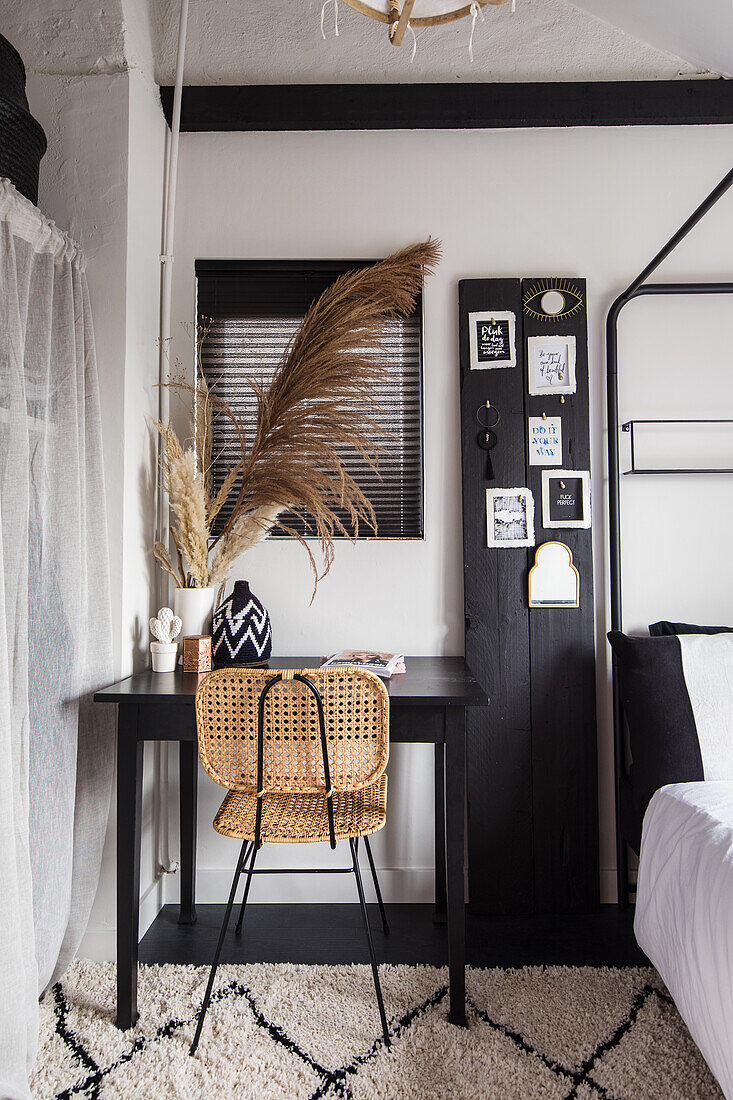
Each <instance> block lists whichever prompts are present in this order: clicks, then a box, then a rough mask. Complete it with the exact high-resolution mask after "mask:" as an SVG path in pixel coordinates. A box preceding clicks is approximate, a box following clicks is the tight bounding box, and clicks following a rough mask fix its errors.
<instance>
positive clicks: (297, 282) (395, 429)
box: [196, 260, 423, 539]
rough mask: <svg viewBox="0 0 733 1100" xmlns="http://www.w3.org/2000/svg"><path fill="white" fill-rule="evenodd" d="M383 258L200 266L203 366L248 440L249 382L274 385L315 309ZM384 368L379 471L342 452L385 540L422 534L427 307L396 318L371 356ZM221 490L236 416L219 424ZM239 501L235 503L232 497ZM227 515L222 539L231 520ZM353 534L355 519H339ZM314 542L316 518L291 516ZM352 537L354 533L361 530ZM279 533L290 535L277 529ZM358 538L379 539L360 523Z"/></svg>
mask: <svg viewBox="0 0 733 1100" xmlns="http://www.w3.org/2000/svg"><path fill="white" fill-rule="evenodd" d="M371 262H374V261H354V260H349V261H346V262H344V261H315V262H303V261H292V262H291V261H266V260H262V261H253V260H246V261H245V260H197V261H196V281H197V317H198V322H199V324H201V323H202V321H203V320H204V319H207V321H206V323H207V324H208V325H209V326H210V327H209V331H208V335H207V336H206V339H205V341H204V344H203V347H202V355H201V365H202V369H203V372H204V376H205V377H206V380H207V382H208V383H209V385H210V386H213V387H214V389H215V392H216V393H217V394H218V395H219V396H220V397H221V398H222V400H224V401H226V402H227V403H228V404H229V405H231V407H232V408H233V409H234V411H235V412H236V413H237V414H238V416H239V418H240V420H241V422H242V424H243V425H244V427H245V434H246V436H247V440H248V442H251V440H252V438H253V436H254V427H255V416H256V407H257V406H256V400H255V395H254V391H253V389H252V387H251V385H250V384H249V382H248V380H249V381H256V382H258V383H259V384H260V385H264V386H266V385H268V383H269V382H270V380H271V379H272V376H273V374H274V372H275V369H276V367H277V365H278V363H279V362H280V360H281V358H282V356H283V353H284V352H285V350H286V348H287V346H288V344H289V343H290V341H291V340H292V338H293V336H294V335H295V333H296V332H297V330H298V327H299V325H300V323H301V321H302V320H303V317H304V316H305V313H306V310H307V309H308V307H309V306H310V305H311V304H312V303H313V302H314V301H315V300H316V299H317V298H318V297H320V295H321V294H322V293H323V291H324V290H325V289H326V288H327V287H328V286H330V285H331V283H333V282H334V280H335V279H336V278H337V277H338V276H339V275H341V274H342V273H343V272H344V271H349V270H353V269H354V268H357V267H364V266H368V264H369V263H371ZM368 354H373V355H374V356H375V357H377V358H379V360H380V362H381V363H382V364H383V365H384V371H383V372H382V374H381V376H380V379H379V381H378V383H377V385H376V387H375V390H376V393H377V394H378V401H379V409H378V410H377V411H373V410H365V416H368V417H369V418H371V419H372V420H374V421H376V422H377V423H378V425H379V429H380V431H379V433H378V436H379V438H378V445H379V448H380V451H379V454H378V474H377V473H375V472H374V470H372V469H371V468H370V466H369V465H368V463H367V462H366V461H365V460H364V459H363V458H362V456H361V455H359V454H358V453H357V452H356V451H355V450H354V449H353V448H345V449H342V450H340V451H339V456H340V458H341V459H342V461H343V463H344V466H345V467H346V469H347V470H348V472H349V473H350V474H351V476H352V477H353V478H354V480H355V481H356V482H357V484H358V485H359V486H360V488H361V489H362V490H363V492H364V493H365V494H366V496H367V498H368V499H369V500H370V501H371V503H372V505H373V507H374V511H375V513H376V517H377V537H378V538H395V539H399V538H403V539H406V538H422V536H423V458H422V307H421V302H420V301H418V303H417V305H416V310H415V313H414V314H413V315H411V316H410V317H406V318H403V319H399V320H395V321H390V322H388V323H387V324H386V325H385V328H384V333H383V336H382V338H381V340H380V342H379V344H378V346H375V347H374V348H373V349H369V350H368ZM213 453H214V468H213V471H212V475H213V486H214V491H216V490H217V489H218V488H219V486H220V485H221V483H222V480H223V478H224V476H225V474H226V472H227V470H228V469H230V467H231V466H233V465H234V464H235V463H236V462H237V460H238V456H239V453H240V452H239V445H238V442H237V440H236V437H235V434H234V431H233V429H232V427H231V425H230V423H229V421H228V420H226V418H224V417H216V418H215V423H214V439H213ZM230 499H231V498H230ZM227 514H228V513H227V511H226V509H222V511H221V512H220V513H219V515H218V517H217V519H216V521H215V524H214V534H217V533H218V532H219V531H220V530H221V526H222V524H223V523H224V522H225V521H226V518H227ZM340 518H341V519H342V521H343V522H344V524H345V526H346V528H347V530H349V531H351V524H350V521H349V517H348V515H347V514H346V513H343V514H341V515H340ZM284 522H285V523H287V525H288V526H290V527H292V528H294V529H296V530H298V531H300V533H301V534H303V535H305V536H306V537H307V536H308V535H309V534H311V533H312V531H311V530H310V529H309V527H308V522H307V517H306V519H305V520H298V519H296V518H295V517H293V516H291V515H287V516H286V517H284ZM352 533H353V532H352ZM272 534H273V536H275V537H287V536H286V534H285V533H284V532H281V531H279V530H278V529H277V528H276V529H275V530H274V531H273V533H272ZM359 537H367V538H373V537H374V532H373V531H372V530H371V528H370V527H366V526H364V525H361V524H360V526H359Z"/></svg>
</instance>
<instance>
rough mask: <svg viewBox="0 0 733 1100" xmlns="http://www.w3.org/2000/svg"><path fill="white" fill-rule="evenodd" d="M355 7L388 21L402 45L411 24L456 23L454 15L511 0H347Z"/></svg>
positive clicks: (392, 36)
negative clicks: (470, 0) (462, 0)
mask: <svg viewBox="0 0 733 1100" xmlns="http://www.w3.org/2000/svg"><path fill="white" fill-rule="evenodd" d="M344 2H345V3H346V4H348V5H349V7H350V8H353V9H354V11H358V12H360V13H361V14H362V15H368V16H369V18H370V19H377V20H378V21H379V22H380V23H386V24H387V33H388V34H389V40H390V42H391V43H392V45H393V46H401V45H402V43H403V42H404V39H405V33H406V31H407V28H408V26H409V27H410V28H412V27H437V26H439V25H440V24H442V23H452V22H453V20H454V19H464V18H465V17H466V16H468V15H471V16H473V19H474V22H475V19H476V11H477V9H478V8H482V7H486V6H488V5H492V6H493V7H499V6H500V5H501V4H505V3H507V0H472V2H471V3H468V4H461V3H460V2H459V0H402V6H401V7H400V0H344ZM512 6H513V4H512Z"/></svg>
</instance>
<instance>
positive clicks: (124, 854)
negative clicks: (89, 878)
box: [115, 703, 143, 1031]
mask: <svg viewBox="0 0 733 1100" xmlns="http://www.w3.org/2000/svg"><path fill="white" fill-rule="evenodd" d="M137 720H138V714H137V706H136V705H134V704H130V703H121V704H120V709H119V717H118V720H117V1019H116V1020H115V1023H116V1024H117V1027H119V1028H120V1029H121V1030H122V1031H127V1029H128V1028H130V1027H133V1025H134V1024H135V1022H136V1020H137V1017H138V1011H137V942H138V933H139V927H140V925H139V909H140V837H141V832H142V788H143V742H142V741H138V740H137V734H138V729H137V724H138V722H137Z"/></svg>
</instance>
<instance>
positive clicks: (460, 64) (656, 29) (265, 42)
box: [0, 0, 733, 84]
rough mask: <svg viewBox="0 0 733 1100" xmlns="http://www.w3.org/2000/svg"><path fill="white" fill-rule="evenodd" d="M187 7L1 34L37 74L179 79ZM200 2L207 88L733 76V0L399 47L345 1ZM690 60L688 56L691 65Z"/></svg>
mask: <svg viewBox="0 0 733 1100" xmlns="http://www.w3.org/2000/svg"><path fill="white" fill-rule="evenodd" d="M179 5H180V0H73V2H70V0H0V33H3V34H5V35H6V36H7V37H8V38H9V39H10V41H11V42H13V43H14V44H15V45H16V46H17V47H18V49H19V50H20V52H21V54H22V55H23V57H24V59H25V61H26V65H27V68H28V69H29V71H31V72H46V73H66V74H70V75H71V74H83V73H90V72H102V73H103V72H115V71H119V70H120V69H123V68H125V67H127V66H129V65H133V66H140V67H143V68H145V69H149V68H153V67H154V70H155V77H156V79H157V80H158V81H159V82H160V83H170V82H171V81H172V78H173V70H174V60H175V43H176V29H177V23H178V10H179ZM338 7H339V24H340V35H339V37H338V38H336V37H335V36H334V33H333V22H332V18H333V17H332V10H333V9H332V6H331V5H329V11H328V13H327V19H326V27H327V39H326V41H325V42H324V41H323V40H322V38H321V33H320V16H321V0H190V18H189V41H188V49H187V55H186V80H187V82H188V83H191V84H206V83H234V84H240V83H250V82H251V83H278V82H290V83H293V82H319V81H323V82H331V83H339V82H349V81H359V82H372V81H374V82H402V81H415V82H420V81H471V80H474V81H475V80H481V81H486V80H518V81H521V80H579V79H592V80H609V79H632V80H633V79H655V78H658V79H665V78H671V77H675V76H677V75H682V76H691V75H695V74H696V73H703V72H710V71H712V72H720V73H725V74H730V73H732V72H733V0H697V3H693V2H691V0H573V3H572V4H571V3H569V2H568V0H517V3H516V9H517V10H516V13H515V14H512V12H511V10H510V4H508V3H507V4H505V5H504V6H503V7H499V8H488V9H486V11H485V21H484V22H483V23H481V22H479V23H478V24H477V26H476V33H475V37H474V58H475V61H474V63H473V64H471V62H470V60H469V56H468V38H469V33H470V22H469V20H467V19H464V20H461V21H459V22H457V23H452V24H450V25H448V26H446V27H438V28H425V29H423V30H420V31H418V40H417V54H416V57H415V61H414V63H413V64H410V45H409V43H408V44H407V45H405V46H402V47H400V48H395V47H392V46H390V45H389V43H388V41H387V37H386V29H385V27H384V26H383V25H381V24H377V23H374V22H372V21H371V20H369V19H367V18H365V17H364V16H360V15H358V14H357V13H356V12H354V11H352V10H351V9H350V8H348V7H347V6H346V4H344V3H342V2H340V0H339V4H338ZM680 58H683V59H684V60H682V61H681V60H680Z"/></svg>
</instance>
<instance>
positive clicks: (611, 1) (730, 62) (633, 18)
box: [573, 0, 733, 76]
mask: <svg viewBox="0 0 733 1100" xmlns="http://www.w3.org/2000/svg"><path fill="white" fill-rule="evenodd" d="M573 3H574V4H575V5H576V6H577V7H579V8H584V9H585V10H586V11H588V12H592V13H593V14H594V15H597V16H599V17H600V18H601V19H606V20H608V22H609V23H614V24H615V25H616V26H617V27H622V28H623V29H624V30H625V31H626V32H627V33H628V34H632V35H634V36H635V37H636V38H640V39H642V40H643V41H644V42H649V43H650V44H651V45H653V46H656V47H657V48H658V49H660V50H665V51H666V52H668V53H671V54H676V55H677V56H678V57H684V58H685V59H686V60H687V61H689V62H691V63H692V64H693V65H697V66H700V67H702V68H706V69H710V70H712V71H713V72H715V73H721V74H723V75H725V76H731V75H733V3H732V2H731V0H573Z"/></svg>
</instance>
